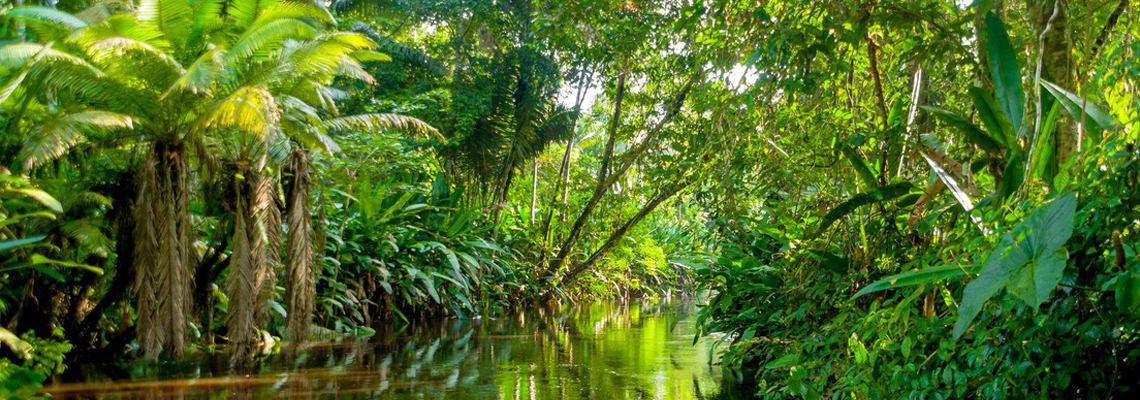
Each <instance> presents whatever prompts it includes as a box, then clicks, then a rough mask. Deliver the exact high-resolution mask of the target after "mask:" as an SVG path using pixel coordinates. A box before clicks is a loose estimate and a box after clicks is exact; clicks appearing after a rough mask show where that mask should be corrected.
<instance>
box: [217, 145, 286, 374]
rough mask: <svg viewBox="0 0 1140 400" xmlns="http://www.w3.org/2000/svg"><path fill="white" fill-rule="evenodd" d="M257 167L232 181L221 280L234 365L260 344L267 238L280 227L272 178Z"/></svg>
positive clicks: (269, 259)
mask: <svg viewBox="0 0 1140 400" xmlns="http://www.w3.org/2000/svg"><path fill="white" fill-rule="evenodd" d="M261 170H262V169H261V168H257V169H246V170H244V171H243V170H241V169H239V170H238V171H237V172H238V174H235V178H234V181H233V185H234V203H233V212H234V232H233V240H232V242H233V246H234V247H233V251H232V253H231V255H230V258H231V261H230V272H229V276H228V277H227V278H226V291H227V296H228V297H229V307H228V308H227V309H228V314H227V316H226V324H227V334H228V335H229V339H230V344H231V345H232V346H233V355H232V358H231V364H232V365H233V366H235V367H244V366H247V365H248V364H249V363H250V362H251V361H252V360H253V355H254V354H255V353H256V350H257V345H258V344H259V343H260V342H261V329H260V327H262V326H265V324H267V323H268V320H269V307H268V305H269V303H268V300H269V299H270V298H271V297H272V295H273V290H274V282H273V278H274V277H273V271H274V266H275V265H276V264H277V260H278V259H279V256H278V255H277V247H276V246H275V245H273V243H274V242H273V241H274V240H275V239H276V238H279V237H280V231H279V229H280V228H279V226H278V225H275V224H279V221H280V214H279V210H278V208H277V206H276V204H275V202H274V200H273V198H274V196H273V190H272V189H273V185H272V179H270V178H269V177H268V176H265V175H264V174H263V172H262V171H261ZM239 175H240V176H243V177H244V178H238V177H237V176H239ZM275 214H276V215H275Z"/></svg>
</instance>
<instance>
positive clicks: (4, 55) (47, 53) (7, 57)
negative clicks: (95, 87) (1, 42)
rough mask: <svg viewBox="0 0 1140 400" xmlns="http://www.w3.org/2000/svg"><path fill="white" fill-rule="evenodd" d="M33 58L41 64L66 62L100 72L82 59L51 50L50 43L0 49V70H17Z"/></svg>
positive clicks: (16, 44) (27, 44)
mask: <svg viewBox="0 0 1140 400" xmlns="http://www.w3.org/2000/svg"><path fill="white" fill-rule="evenodd" d="M35 57H39V60H40V61H43V62H57V61H58V62H66V63H70V64H75V65H82V66H85V67H88V68H91V70H92V71H95V72H100V71H99V70H98V69H97V68H95V66H93V65H91V64H89V63H88V62H87V61H84V60H83V59H82V58H79V57H76V56H73V55H71V54H67V53H65V52H62V51H59V50H56V49H53V48H51V46H50V43H49V44H42V43H12V44H9V45H7V46H4V47H0V68H5V69H9V70H11V69H15V68H19V67H20V66H22V65H24V64H26V63H27V62H28V60H30V59H32V58H35ZM100 73H101V72H100Z"/></svg>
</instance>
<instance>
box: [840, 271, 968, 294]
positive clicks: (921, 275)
mask: <svg viewBox="0 0 1140 400" xmlns="http://www.w3.org/2000/svg"><path fill="white" fill-rule="evenodd" d="M980 269H981V268H979V267H978V266H967V267H962V266H960V265H956V264H955V265H943V266H938V267H932V268H926V269H921V270H918V271H908V272H903V273H901V274H895V275H891V276H888V277H886V278H883V279H880V280H878V281H875V282H874V283H872V284H870V285H867V287H865V288H863V289H862V290H860V291H859V292H858V293H855V297H852V298H858V297H859V296H862V295H865V294H868V293H874V292H878V291H882V290H887V289H896V288H901V287H908V286H917V285H921V284H924V283H930V282H937V281H941V280H944V279H949V278H953V277H956V276H962V275H966V274H976V273H978V271H979V270H980Z"/></svg>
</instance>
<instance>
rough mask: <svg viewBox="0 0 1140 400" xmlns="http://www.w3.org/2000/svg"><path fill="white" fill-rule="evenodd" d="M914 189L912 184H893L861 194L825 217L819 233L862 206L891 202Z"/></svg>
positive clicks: (832, 210)
mask: <svg viewBox="0 0 1140 400" xmlns="http://www.w3.org/2000/svg"><path fill="white" fill-rule="evenodd" d="M913 188H914V185H912V184H911V183H910V182H899V183H893V184H890V185H886V186H881V187H879V188H877V189H875V190H872V191H869V192H864V193H859V194H857V195H855V196H853V197H851V198H850V199H848V200H847V201H845V202H843V203H841V204H839V205H838V206H835V208H833V209H831V211H828V212H827V215H825V216H824V217H823V222H821V223H820V224H819V232H821V233H822V232H823V231H825V230H827V228H828V227H830V226H831V224H832V223H834V222H835V221H836V220H838V219H840V218H843V217H844V216H845V215H847V214H850V213H851V212H852V211H855V209H856V208H859V207H861V206H864V205H867V204H872V203H878V202H880V201H886V200H891V199H894V198H897V197H899V196H902V195H904V194H907V193H909V192H910V190H911V189H913Z"/></svg>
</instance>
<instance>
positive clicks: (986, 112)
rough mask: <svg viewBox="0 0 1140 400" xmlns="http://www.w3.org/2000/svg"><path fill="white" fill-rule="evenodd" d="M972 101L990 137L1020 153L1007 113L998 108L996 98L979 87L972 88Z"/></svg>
mask: <svg viewBox="0 0 1140 400" xmlns="http://www.w3.org/2000/svg"><path fill="white" fill-rule="evenodd" d="M970 99H972V100H973V102H974V108H975V109H977V110H978V118H979V119H981V120H982V124H983V125H985V126H986V130H987V131H989V133H990V137H992V138H993V139H995V140H997V141H998V142H1000V143H1001V144H1003V145H1004V146H1005V147H1006V148H1008V149H1010V150H1011V151H1012V150H1017V151H1020V150H1021V148H1020V147H1019V146H1018V145H1017V140H1016V139H1015V138H1014V133H1013V126H1011V125H1010V124H1009V120H1008V119H1007V118H1006V116H1005V113H1004V112H1002V111H1001V109H999V108H998V106H997V103H996V102H995V101H994V97H993V96H992V95H990V94H989V93H986V91H985V90H982V89H981V88H979V87H971V88H970Z"/></svg>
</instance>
